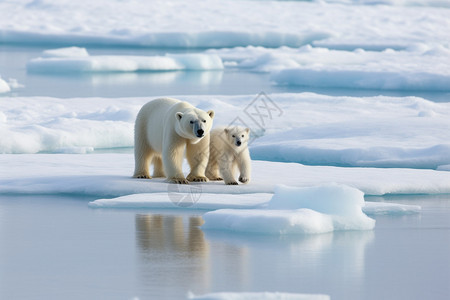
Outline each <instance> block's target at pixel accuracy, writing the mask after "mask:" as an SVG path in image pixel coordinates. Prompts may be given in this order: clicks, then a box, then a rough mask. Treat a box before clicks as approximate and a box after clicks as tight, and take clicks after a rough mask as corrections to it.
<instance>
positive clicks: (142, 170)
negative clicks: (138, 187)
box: [133, 144, 154, 179]
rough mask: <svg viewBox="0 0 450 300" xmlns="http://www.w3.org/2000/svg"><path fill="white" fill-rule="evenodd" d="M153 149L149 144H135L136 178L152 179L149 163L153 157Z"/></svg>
mask: <svg viewBox="0 0 450 300" xmlns="http://www.w3.org/2000/svg"><path fill="white" fill-rule="evenodd" d="M153 155H154V153H153V151H152V149H151V148H150V147H148V146H147V145H143V144H141V145H135V148H134V175H133V177H134V178H148V179H151V178H152V177H151V176H150V172H149V164H150V162H151V161H152V158H153Z"/></svg>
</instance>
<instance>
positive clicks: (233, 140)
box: [224, 126, 250, 148]
mask: <svg viewBox="0 0 450 300" xmlns="http://www.w3.org/2000/svg"><path fill="white" fill-rule="evenodd" d="M224 131H225V136H226V138H227V141H228V144H229V145H230V146H232V147H233V148H240V147H242V148H245V147H247V143H248V139H249V135H250V128H243V127H240V126H234V127H228V128H225V129H224Z"/></svg>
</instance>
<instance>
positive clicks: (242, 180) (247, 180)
mask: <svg viewBox="0 0 450 300" xmlns="http://www.w3.org/2000/svg"><path fill="white" fill-rule="evenodd" d="M239 181H240V182H242V183H248V182H249V181H250V178H247V177H243V176H239Z"/></svg>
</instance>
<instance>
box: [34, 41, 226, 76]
mask: <svg viewBox="0 0 450 300" xmlns="http://www.w3.org/2000/svg"><path fill="white" fill-rule="evenodd" d="M27 69H28V71H29V72H35V73H82V72H138V71H141V72H142V71H199V70H222V69H223V64H222V60H221V59H220V57H219V56H217V55H214V54H201V53H198V54H195V53H194V54H167V55H165V56H129V55H97V56H95V55H94V56H91V55H89V53H88V52H87V50H86V49H85V48H78V47H69V48H60V49H50V50H46V51H44V52H43V53H42V57H38V58H34V59H32V60H30V61H29V62H28V64H27Z"/></svg>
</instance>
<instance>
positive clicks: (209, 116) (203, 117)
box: [175, 108, 214, 143]
mask: <svg viewBox="0 0 450 300" xmlns="http://www.w3.org/2000/svg"><path fill="white" fill-rule="evenodd" d="M175 118H176V121H177V124H176V125H175V130H176V132H177V133H178V135H180V136H182V137H184V138H186V139H189V140H191V142H192V143H196V142H198V141H200V140H201V139H202V138H203V137H204V136H205V135H206V134H208V133H209V131H210V130H211V127H212V125H213V118H214V111H212V110H209V111H207V112H205V111H203V110H201V109H198V108H194V109H188V110H185V111H184V112H177V113H176V114H175Z"/></svg>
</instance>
